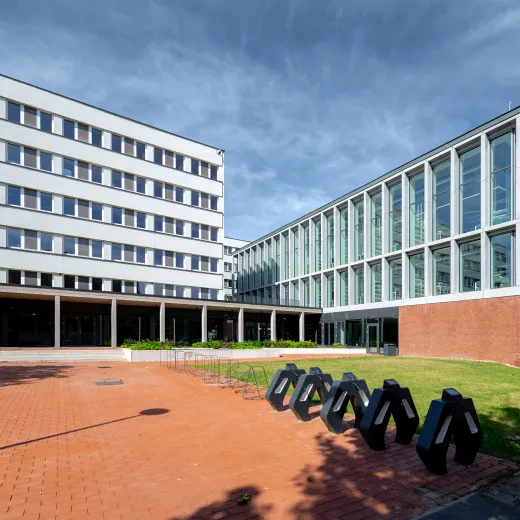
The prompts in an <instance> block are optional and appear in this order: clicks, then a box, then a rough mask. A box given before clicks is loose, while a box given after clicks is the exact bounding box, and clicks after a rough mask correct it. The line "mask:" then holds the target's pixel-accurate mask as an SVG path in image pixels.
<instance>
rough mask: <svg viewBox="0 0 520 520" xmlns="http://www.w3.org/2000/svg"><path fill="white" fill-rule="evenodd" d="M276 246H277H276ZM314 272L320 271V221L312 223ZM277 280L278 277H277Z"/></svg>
mask: <svg viewBox="0 0 520 520" xmlns="http://www.w3.org/2000/svg"><path fill="white" fill-rule="evenodd" d="M277 245H278V244H277ZM314 270H315V271H320V270H321V221H320V220H316V221H314ZM277 280H278V277H277Z"/></svg>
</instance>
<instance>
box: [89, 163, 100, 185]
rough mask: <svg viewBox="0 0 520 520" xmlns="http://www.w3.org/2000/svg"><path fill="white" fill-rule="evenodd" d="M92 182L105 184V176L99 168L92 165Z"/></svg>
mask: <svg viewBox="0 0 520 520" xmlns="http://www.w3.org/2000/svg"><path fill="white" fill-rule="evenodd" d="M92 182H97V183H98V184H101V183H102V182H103V174H102V172H101V168H100V167H99V166H94V165H92Z"/></svg>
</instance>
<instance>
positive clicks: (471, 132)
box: [233, 106, 520, 254]
mask: <svg viewBox="0 0 520 520" xmlns="http://www.w3.org/2000/svg"><path fill="white" fill-rule="evenodd" d="M518 114H520V106H517V107H515V108H513V109H511V110H508V111H507V112H504V113H503V114H501V115H499V116H497V117H495V118H493V119H491V120H489V121H487V122H486V123H483V124H481V125H479V126H477V127H476V128H473V129H472V130H468V131H467V132H464V133H463V134H461V135H459V136H458V137H455V138H454V139H451V140H450V141H447V142H446V143H444V144H441V145H439V146H436V147H435V148H433V149H432V150H430V151H429V152H425V153H423V154H422V155H420V156H418V157H416V158H415V159H412V160H410V161H408V162H406V163H404V164H402V165H401V166H397V167H396V168H393V169H392V170H390V171H389V172H387V173H384V174H383V175H380V176H379V177H377V178H375V179H373V180H371V181H369V182H367V183H365V184H363V185H362V186H360V187H359V188H355V189H354V190H352V191H349V192H348V193H346V194H345V195H341V197H338V198H337V199H334V200H331V201H330V202H327V203H326V204H324V205H323V206H320V207H319V208H316V209H313V210H312V211H309V212H308V213H306V214H305V215H302V216H301V217H299V218H297V219H295V220H292V221H291V222H289V223H288V224H284V225H283V226H281V227H279V228H277V229H275V230H274V231H271V232H270V233H267V234H266V235H263V236H261V237H260V238H257V239H256V240H251V241H250V243H249V244H247V245H246V246H244V247H242V248H240V249H239V250H238V251H235V252H234V253H233V254H237V253H241V252H242V251H245V250H246V249H249V248H250V247H252V246H255V245H256V244H258V243H259V242H261V241H262V240H265V239H266V238H269V237H271V236H273V235H276V234H277V233H280V232H281V231H283V230H285V229H287V228H289V227H291V226H293V225H295V224H297V223H298V222H300V221H301V220H305V219H307V218H309V217H311V216H312V215H314V214H316V213H319V212H321V211H323V210H325V209H327V208H329V207H330V206H332V205H334V204H338V203H339V202H342V201H344V200H346V199H348V198H350V197H352V196H354V195H356V194H357V193H360V192H362V191H364V190H366V189H368V188H370V186H372V185H374V184H377V183H379V182H381V181H384V180H385V179H388V178H389V177H392V176H393V175H395V174H397V173H399V171H401V170H406V169H407V168H409V167H411V166H413V165H414V164H416V163H419V162H422V161H425V160H426V159H428V158H429V157H431V156H432V155H435V154H437V153H439V152H441V151H442V150H443V149H445V148H449V147H452V146H454V145H456V144H458V143H460V142H461V141H465V140H466V139H469V138H471V137H472V136H474V135H476V134H479V133H480V132H483V131H485V130H487V129H488V128H490V127H492V126H495V125H497V124H500V123H501V122H503V121H506V120H507V119H509V118H511V117H513V116H515V115H518Z"/></svg>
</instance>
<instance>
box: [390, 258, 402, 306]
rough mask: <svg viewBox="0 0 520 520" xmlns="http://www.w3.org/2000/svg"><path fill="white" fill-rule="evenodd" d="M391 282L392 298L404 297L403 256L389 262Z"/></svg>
mask: <svg viewBox="0 0 520 520" xmlns="http://www.w3.org/2000/svg"><path fill="white" fill-rule="evenodd" d="M388 273H389V282H390V295H389V298H390V300H400V299H402V297H403V262H402V260H401V258H395V259H394V260H390V261H389V262H388Z"/></svg>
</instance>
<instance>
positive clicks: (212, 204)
mask: <svg viewBox="0 0 520 520" xmlns="http://www.w3.org/2000/svg"><path fill="white" fill-rule="evenodd" d="M210 208H211V209H212V210H214V211H217V209H218V197H214V196H213V195H211V196H210Z"/></svg>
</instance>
